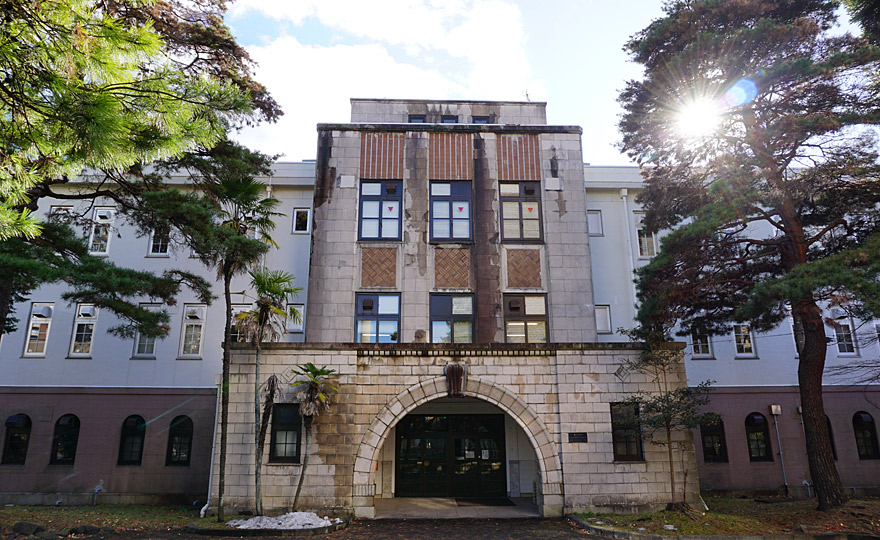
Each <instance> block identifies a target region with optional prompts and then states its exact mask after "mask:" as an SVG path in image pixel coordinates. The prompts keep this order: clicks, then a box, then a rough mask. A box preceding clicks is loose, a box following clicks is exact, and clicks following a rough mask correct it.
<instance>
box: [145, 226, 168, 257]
mask: <svg viewBox="0 0 880 540" xmlns="http://www.w3.org/2000/svg"><path fill="white" fill-rule="evenodd" d="M170 246H171V232H170V230H169V229H168V227H162V228H158V229H154V230H153V232H152V233H151V234H150V255H153V256H163V255H168V248H169V247H170Z"/></svg>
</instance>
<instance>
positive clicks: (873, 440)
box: [852, 411, 880, 459]
mask: <svg viewBox="0 0 880 540" xmlns="http://www.w3.org/2000/svg"><path fill="white" fill-rule="evenodd" d="M852 425H853V434H854V435H855V437H856V450H858V452H859V459H880V449H878V446H877V426H876V425H875V424H874V417H872V416H871V415H870V414H868V413H866V412H865V411H859V412H857V413H856V414H854V415H853V419H852Z"/></svg>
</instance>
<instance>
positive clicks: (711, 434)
mask: <svg viewBox="0 0 880 540" xmlns="http://www.w3.org/2000/svg"><path fill="white" fill-rule="evenodd" d="M700 438H701V439H702V440H703V461H705V462H706V463H727V442H726V441H725V440H724V422H722V421H721V420H718V423H717V424H700Z"/></svg>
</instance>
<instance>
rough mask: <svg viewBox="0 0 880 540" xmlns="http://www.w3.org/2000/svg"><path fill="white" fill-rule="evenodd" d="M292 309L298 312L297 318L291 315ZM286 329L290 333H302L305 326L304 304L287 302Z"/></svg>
mask: <svg viewBox="0 0 880 540" xmlns="http://www.w3.org/2000/svg"><path fill="white" fill-rule="evenodd" d="M292 310H295V311H296V313H298V314H299V319H298V320H297V318H296V317H294V316H293V315H291V312H292ZM287 313H288V315H287V331H288V332H290V333H297V332H299V333H302V332H304V331H305V328H306V305H305V304H287Z"/></svg>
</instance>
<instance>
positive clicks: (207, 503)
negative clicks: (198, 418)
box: [199, 384, 220, 518]
mask: <svg viewBox="0 0 880 540" xmlns="http://www.w3.org/2000/svg"><path fill="white" fill-rule="evenodd" d="M219 414H220V385H219V384H218V385H217V405H216V407H214V436H213V437H212V438H211V468H210V469H209V470H208V500H207V501H205V506H203V507H202V509H201V510H199V517H200V518H203V517H205V512H207V511H208V507H209V506H211V489H213V487H214V452H215V451H216V449H217V422H218V420H219V419H218V415H219Z"/></svg>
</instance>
